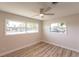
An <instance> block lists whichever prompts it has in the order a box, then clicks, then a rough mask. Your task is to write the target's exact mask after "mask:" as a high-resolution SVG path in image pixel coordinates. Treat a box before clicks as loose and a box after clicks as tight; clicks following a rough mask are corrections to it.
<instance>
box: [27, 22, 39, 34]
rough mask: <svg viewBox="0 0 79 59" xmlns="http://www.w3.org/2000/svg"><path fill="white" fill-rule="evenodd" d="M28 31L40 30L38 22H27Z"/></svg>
mask: <svg viewBox="0 0 79 59" xmlns="http://www.w3.org/2000/svg"><path fill="white" fill-rule="evenodd" d="M27 32H28V33H30V32H38V24H37V23H33V22H27Z"/></svg>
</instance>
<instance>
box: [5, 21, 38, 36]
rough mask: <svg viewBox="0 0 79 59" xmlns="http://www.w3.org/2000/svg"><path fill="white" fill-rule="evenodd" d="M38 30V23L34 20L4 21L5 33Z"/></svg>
mask: <svg viewBox="0 0 79 59" xmlns="http://www.w3.org/2000/svg"><path fill="white" fill-rule="evenodd" d="M33 32H38V24H37V23H34V22H19V21H12V20H7V21H6V34H7V35H9V34H10V35H11V34H21V33H33Z"/></svg>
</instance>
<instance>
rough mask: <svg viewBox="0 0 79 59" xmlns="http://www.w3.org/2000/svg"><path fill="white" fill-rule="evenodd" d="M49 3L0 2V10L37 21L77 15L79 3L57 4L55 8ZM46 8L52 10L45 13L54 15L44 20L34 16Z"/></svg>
mask: <svg viewBox="0 0 79 59" xmlns="http://www.w3.org/2000/svg"><path fill="white" fill-rule="evenodd" d="M51 3H52V2H0V10H1V11H5V12H9V13H13V14H17V15H21V16H25V17H30V18H35V19H39V20H49V19H54V18H58V17H64V16H68V15H73V14H78V13H79V2H59V3H58V4H56V5H55V6H53V5H52V4H51ZM47 7H51V8H52V9H50V10H49V11H47V12H46V13H54V14H55V15H45V16H44V18H41V17H40V16H35V15H39V14H40V12H39V11H40V8H47Z"/></svg>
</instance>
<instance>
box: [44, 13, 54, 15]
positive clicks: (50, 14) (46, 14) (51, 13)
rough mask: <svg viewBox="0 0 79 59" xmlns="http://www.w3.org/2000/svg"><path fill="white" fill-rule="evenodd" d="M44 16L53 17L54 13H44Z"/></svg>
mask: <svg viewBox="0 0 79 59" xmlns="http://www.w3.org/2000/svg"><path fill="white" fill-rule="evenodd" d="M44 15H55V14H54V13H44Z"/></svg>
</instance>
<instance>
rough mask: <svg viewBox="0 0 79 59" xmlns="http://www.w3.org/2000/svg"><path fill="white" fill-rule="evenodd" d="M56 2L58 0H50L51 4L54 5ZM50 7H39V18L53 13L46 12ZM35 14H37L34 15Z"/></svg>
mask: <svg viewBox="0 0 79 59" xmlns="http://www.w3.org/2000/svg"><path fill="white" fill-rule="evenodd" d="M56 4H58V2H52V5H56ZM50 9H52V7H47V8H46V9H45V8H40V13H39V16H40V17H41V18H43V17H44V16H45V15H55V14H54V13H46V12H47V11H49V10H50ZM36 16H37V15H36Z"/></svg>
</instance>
